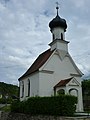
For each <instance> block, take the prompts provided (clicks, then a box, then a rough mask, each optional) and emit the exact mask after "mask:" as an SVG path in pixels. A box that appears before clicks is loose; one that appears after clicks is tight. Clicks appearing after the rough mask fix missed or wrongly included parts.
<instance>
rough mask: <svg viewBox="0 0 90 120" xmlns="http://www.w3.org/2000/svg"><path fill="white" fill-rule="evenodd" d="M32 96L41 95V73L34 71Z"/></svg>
mask: <svg viewBox="0 0 90 120" xmlns="http://www.w3.org/2000/svg"><path fill="white" fill-rule="evenodd" d="M29 79H30V88H31V89H30V96H38V95H39V73H38V72H37V73H34V74H32V75H31V76H30V77H29Z"/></svg>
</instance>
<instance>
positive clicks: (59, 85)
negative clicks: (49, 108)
mask: <svg viewBox="0 0 90 120" xmlns="http://www.w3.org/2000/svg"><path fill="white" fill-rule="evenodd" d="M72 78H73V77H71V78H68V79H65V80H61V81H60V82H59V83H58V84H56V85H55V86H54V89H55V88H57V87H61V86H66V84H68V83H69V82H70V80H71V79H72Z"/></svg>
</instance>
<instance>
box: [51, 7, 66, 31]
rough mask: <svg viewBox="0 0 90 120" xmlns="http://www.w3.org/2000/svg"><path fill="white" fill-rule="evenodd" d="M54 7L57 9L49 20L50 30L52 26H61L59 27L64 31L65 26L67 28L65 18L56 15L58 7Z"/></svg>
mask: <svg viewBox="0 0 90 120" xmlns="http://www.w3.org/2000/svg"><path fill="white" fill-rule="evenodd" d="M56 9H57V16H56V17H55V18H54V19H53V20H52V21H50V23H49V27H50V29H51V30H52V29H53V28H55V27H61V28H63V29H64V31H66V28H67V24H66V20H65V19H62V18H61V17H60V16H59V15H58V9H59V7H56Z"/></svg>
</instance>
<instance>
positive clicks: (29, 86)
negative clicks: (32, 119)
mask: <svg viewBox="0 0 90 120" xmlns="http://www.w3.org/2000/svg"><path fill="white" fill-rule="evenodd" d="M28 96H30V80H29V79H28Z"/></svg>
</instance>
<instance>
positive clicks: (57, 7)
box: [56, 2, 59, 15]
mask: <svg viewBox="0 0 90 120" xmlns="http://www.w3.org/2000/svg"><path fill="white" fill-rule="evenodd" d="M56 9H57V15H58V9H59V3H58V2H56Z"/></svg>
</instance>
